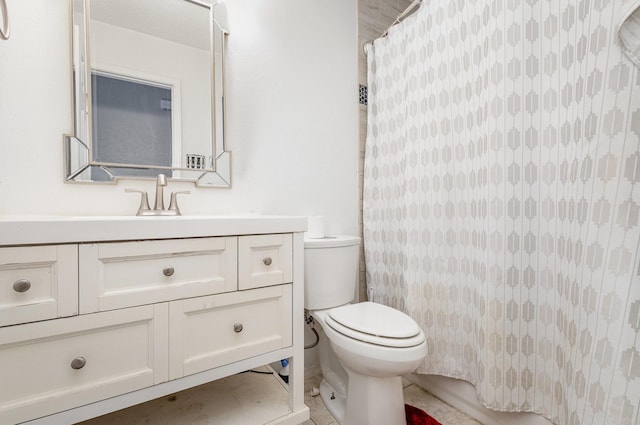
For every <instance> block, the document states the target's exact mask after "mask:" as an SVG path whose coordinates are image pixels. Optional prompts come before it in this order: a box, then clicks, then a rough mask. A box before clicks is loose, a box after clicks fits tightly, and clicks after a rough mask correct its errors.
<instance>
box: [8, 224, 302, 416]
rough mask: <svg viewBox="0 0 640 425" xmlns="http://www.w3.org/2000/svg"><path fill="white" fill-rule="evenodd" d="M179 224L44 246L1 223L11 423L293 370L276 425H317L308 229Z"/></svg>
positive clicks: (88, 412) (103, 409)
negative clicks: (281, 365)
mask: <svg viewBox="0 0 640 425" xmlns="http://www.w3.org/2000/svg"><path fill="white" fill-rule="evenodd" d="M137 219H138V218H136V219H133V218H132V219H130V220H132V221H135V220H137ZM105 220H106V219H105ZM174 220H176V221H175V222H174V221H173V220H157V224H158V226H159V227H158V228H159V229H163V230H159V231H158V232H152V231H151V230H153V228H154V227H153V226H149V222H148V221H147V220H143V221H141V222H140V223H142V224H143V225H142V226H140V228H141V229H143V230H142V231H138V232H137V233H136V232H133V233H132V232H131V230H130V227H128V226H127V224H128V222H126V223H125V224H124V225H123V226H122V227H124V228H125V229H126V230H120V231H118V229H119V228H120V227H119V226H117V225H114V224H113V223H111V225H112V226H114V231H113V232H111V235H112V239H110V238H108V237H106V236H105V235H102V234H100V231H97V232H98V234H94V235H93V236H92V235H91V234H87V233H86V229H85V231H84V232H82V231H81V230H78V229H76V230H75V231H74V230H72V229H73V228H72V227H70V228H69V231H68V233H67V235H66V237H65V238H63V237H61V236H49V240H47V238H46V237H45V238H44V239H43V242H44V243H43V244H41V245H34V244H32V243H31V241H30V239H29V237H27V236H28V235H19V234H14V235H11V234H10V233H2V231H3V225H4V224H5V223H4V222H3V221H2V220H0V234H4V235H7V234H9V238H8V240H2V241H0V382H1V385H0V423H2V424H5V423H6V424H15V423H22V422H27V423H30V424H49V423H75V422H79V421H82V420H85V419H89V418H91V417H95V416H100V415H103V414H105V413H109V412H111V411H115V410H119V409H122V408H125V407H129V406H132V405H134V404H138V403H141V402H144V401H148V400H151V399H154V398H158V397H161V396H163V395H167V394H171V393H175V392H178V391H181V390H184V389H187V388H191V387H194V386H197V385H201V384H204V383H207V382H210V381H213V380H216V379H219V378H222V377H226V376H230V375H233V374H236V373H240V372H243V371H245V370H248V369H251V368H254V367H259V366H262V365H266V364H269V363H273V362H276V361H278V360H280V359H283V358H288V359H289V360H290V364H291V376H290V381H289V387H288V400H286V404H287V405H288V408H287V409H286V411H285V414H282V415H281V416H280V417H276V418H274V417H265V418H264V423H269V424H298V423H301V422H304V421H305V420H306V419H307V418H308V417H309V413H308V409H307V407H306V406H305V405H304V403H303V377H302V373H303V372H302V371H303V365H304V362H303V344H304V343H303V339H302V330H303V329H302V326H301V322H302V317H303V314H302V312H303V307H302V303H303V296H302V287H303V282H302V277H303V270H302V267H303V266H302V264H303V260H302V259H303V255H302V253H303V236H302V231H303V230H304V227H305V221H304V219H297V218H290V219H289V220H283V219H273V220H269V219H267V218H262V219H256V220H258V221H259V223H258V224H260V220H262V222H261V223H262V226H259V225H257V224H256V223H255V221H254V220H252V221H244V220H234V219H231V218H227V219H210V221H206V219H202V220H205V222H204V223H201V222H198V221H197V220H196V222H195V223H194V222H193V221H192V220H188V219H187V220H181V219H180V218H178V219H174ZM196 224H197V225H196ZM203 224H208V226H205V225H203ZM213 224H215V226H214V225H213ZM65 225H67V224H65V223H63V224H62V226H65ZM53 226H54V227H55V223H54V225H53ZM145 226H147V227H148V228H147V229H146V230H144V229H145ZM165 226H175V228H174V230H173V233H172V232H167V229H166V227H165ZM26 227H28V226H26ZM26 227H25V228H26ZM35 227H36V228H37V226H35ZM258 228H259V229H260V230H258ZM6 229H9V227H6ZM96 229H100V227H96ZM201 229H209V230H201ZM256 230H258V231H256ZM245 232H246V233H245ZM249 232H250V233H249ZM54 233H55V232H54ZM60 233H61V234H63V233H65V232H64V231H63V230H60ZM256 233H259V234H256ZM29 235H30V234H29ZM158 235H163V236H164V237H163V238H161V239H157V238H155V237H154V236H158ZM181 235H186V237H180V236H181ZM23 236H24V237H23ZM21 237H22V238H23V239H24V240H25V241H26V243H25V244H24V245H20V244H19V243H17V242H19V240H20V238H21ZM34 238H35V236H34ZM54 241H55V242H56V243H51V242H54ZM9 244H11V246H8V245H9ZM25 282H29V283H28V284H27V283H25ZM25 288H26V289H25ZM66 316H68V317H66ZM274 379H276V378H275V377H274ZM254 404H255V403H254ZM258 404H259V403H258ZM239 410H241V409H239ZM242 414H243V412H241V411H239V412H238V415H239V420H240V421H242V419H241V418H242Z"/></svg>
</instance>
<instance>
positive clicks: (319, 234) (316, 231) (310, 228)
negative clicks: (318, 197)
mask: <svg viewBox="0 0 640 425" xmlns="http://www.w3.org/2000/svg"><path fill="white" fill-rule="evenodd" d="M307 237H308V238H311V239H322V238H324V217H322V216H319V215H318V216H311V217H307Z"/></svg>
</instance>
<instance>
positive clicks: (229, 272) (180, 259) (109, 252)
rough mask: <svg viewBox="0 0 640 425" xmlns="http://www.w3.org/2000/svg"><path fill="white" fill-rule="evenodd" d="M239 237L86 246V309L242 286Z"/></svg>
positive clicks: (82, 297) (82, 273) (83, 248)
mask: <svg viewBox="0 0 640 425" xmlns="http://www.w3.org/2000/svg"><path fill="white" fill-rule="evenodd" d="M236 251H237V238H236V237H219V238H194V239H171V240H160V241H141V242H117V243H101V244H90V245H81V246H80V281H81V282H82V286H81V288H80V313H90V312H95V311H104V310H111V309H116V308H123V307H132V306H136V305H143V304H151V303H156V302H162V301H170V300H175V299H181V298H189V297H196V296H202V295H209V294H216V293H222V292H229V291H235V290H236V289H237V252H236Z"/></svg>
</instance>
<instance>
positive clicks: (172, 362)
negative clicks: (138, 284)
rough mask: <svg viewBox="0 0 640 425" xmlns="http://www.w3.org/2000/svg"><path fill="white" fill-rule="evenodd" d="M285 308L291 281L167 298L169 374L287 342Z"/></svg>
mask: <svg viewBox="0 0 640 425" xmlns="http://www.w3.org/2000/svg"><path fill="white" fill-rule="evenodd" d="M291 310H292V308H291V285H279V286H272V287H268V288H261V289H254V290H251V291H242V292H233V293H229V294H221V295H214V296H210V297H200V298H193V299H188V300H182V301H174V302H172V303H170V305H169V318H170V322H169V347H170V348H169V350H170V351H169V378H170V379H175V378H179V377H182V376H186V375H190V374H193V373H197V372H201V371H204V370H208V369H211V368H214V367H217V366H222V365H225V364H229V363H233V362H235V361H238V360H243V359H247V358H250V357H253V356H257V355H260V354H263V353H267V352H270V351H273V350H278V349H281V348H284V347H289V346H291V344H292V315H291Z"/></svg>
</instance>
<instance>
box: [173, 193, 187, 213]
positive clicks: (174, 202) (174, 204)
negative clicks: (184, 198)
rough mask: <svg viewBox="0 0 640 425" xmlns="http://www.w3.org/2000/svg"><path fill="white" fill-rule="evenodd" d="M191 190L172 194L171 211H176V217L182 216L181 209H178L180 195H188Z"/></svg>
mask: <svg viewBox="0 0 640 425" xmlns="http://www.w3.org/2000/svg"><path fill="white" fill-rule="evenodd" d="M190 193H191V191H190V190H182V191H178V192H171V200H170V201H169V211H175V213H176V215H180V208H178V195H182V194H185V195H188V194H190Z"/></svg>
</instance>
